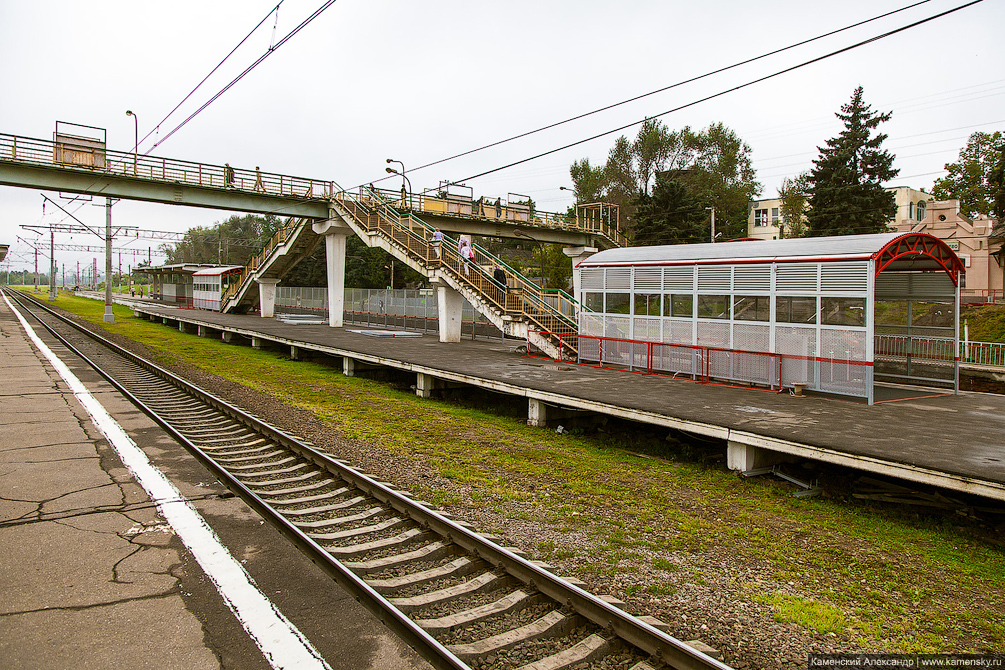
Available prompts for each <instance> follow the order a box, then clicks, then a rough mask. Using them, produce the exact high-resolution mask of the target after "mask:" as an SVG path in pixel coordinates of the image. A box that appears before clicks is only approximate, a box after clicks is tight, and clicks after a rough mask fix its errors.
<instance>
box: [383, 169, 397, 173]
mask: <svg viewBox="0 0 1005 670" xmlns="http://www.w3.org/2000/svg"><path fill="white" fill-rule="evenodd" d="M384 172H386V173H388V174H398V171H397V170H395V169H394V168H384Z"/></svg>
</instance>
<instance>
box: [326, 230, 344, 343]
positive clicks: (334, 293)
mask: <svg viewBox="0 0 1005 670" xmlns="http://www.w3.org/2000/svg"><path fill="white" fill-rule="evenodd" d="M345 238H346V236H345V234H344V233H328V234H327V235H325V258H326V259H327V265H328V325H329V326H331V327H332V328H341V327H342V323H343V320H342V318H343V313H344V311H345Z"/></svg>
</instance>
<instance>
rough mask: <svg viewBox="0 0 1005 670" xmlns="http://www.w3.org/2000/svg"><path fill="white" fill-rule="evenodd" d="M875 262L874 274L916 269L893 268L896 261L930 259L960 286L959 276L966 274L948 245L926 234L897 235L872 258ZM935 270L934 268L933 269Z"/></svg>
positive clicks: (896, 263) (961, 262)
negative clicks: (885, 271)
mask: <svg viewBox="0 0 1005 670" xmlns="http://www.w3.org/2000/svg"><path fill="white" fill-rule="evenodd" d="M872 257H873V258H874V259H875V261H876V274H879V273H880V272H883V271H884V270H907V269H916V268H907V267H901V268H898V267H895V266H896V265H898V264H899V263H898V261H908V260H917V259H919V258H923V259H930V260H931V261H934V263H935V264H936V265H937V266H938V267H939V268H942V269H943V270H945V271H946V274H948V275H949V277H950V278H951V279H952V280H953V284H955V285H956V286H959V285H960V275H961V274H963V273H965V272H966V268H965V267H964V265H963V261H961V260H960V257H959V256H957V255H956V252H954V251H953V250H952V249H950V248H949V245H948V244H946V243H945V242H943V241H942V240H940V239H939V238H937V237H935V236H934V235H929V234H928V233H909V234H907V235H899V236H897V237H895V238H894V239H892V240H890V241H889V242H887V243H886V244H885V245H883V248H882V249H880V250H879V251H877V252H876V253H875V254H873V256H872ZM933 269H935V268H933Z"/></svg>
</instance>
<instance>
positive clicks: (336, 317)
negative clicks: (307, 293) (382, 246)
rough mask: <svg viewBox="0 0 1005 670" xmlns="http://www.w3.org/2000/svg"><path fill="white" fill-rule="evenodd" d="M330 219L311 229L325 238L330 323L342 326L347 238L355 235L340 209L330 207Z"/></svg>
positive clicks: (337, 326) (332, 325) (312, 226)
mask: <svg viewBox="0 0 1005 670" xmlns="http://www.w3.org/2000/svg"><path fill="white" fill-rule="evenodd" d="M328 216H329V217H330V218H329V219H327V220H325V221H318V222H316V223H313V224H311V229H312V230H313V231H314V232H315V233H317V234H318V235H324V238H325V259H326V265H327V270H328V325H329V326H331V327H332V328H341V327H342V317H343V311H344V310H345V238H346V236H347V235H355V234H356V233H355V232H354V231H353V229H352V228H351V227H350V226H348V225H346V223H345V221H344V220H343V219H342V215H341V214H339V213H338V209H337V208H335V207H330V208H329V210H328Z"/></svg>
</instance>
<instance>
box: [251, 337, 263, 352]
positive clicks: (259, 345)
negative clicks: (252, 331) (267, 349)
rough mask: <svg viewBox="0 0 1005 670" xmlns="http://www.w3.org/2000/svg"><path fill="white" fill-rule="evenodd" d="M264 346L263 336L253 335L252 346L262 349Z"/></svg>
mask: <svg viewBox="0 0 1005 670" xmlns="http://www.w3.org/2000/svg"><path fill="white" fill-rule="evenodd" d="M264 346H265V342H264V341H263V340H262V338H260V337H254V336H252V338H251V348H252V349H261V348H262V347H264Z"/></svg>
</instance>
